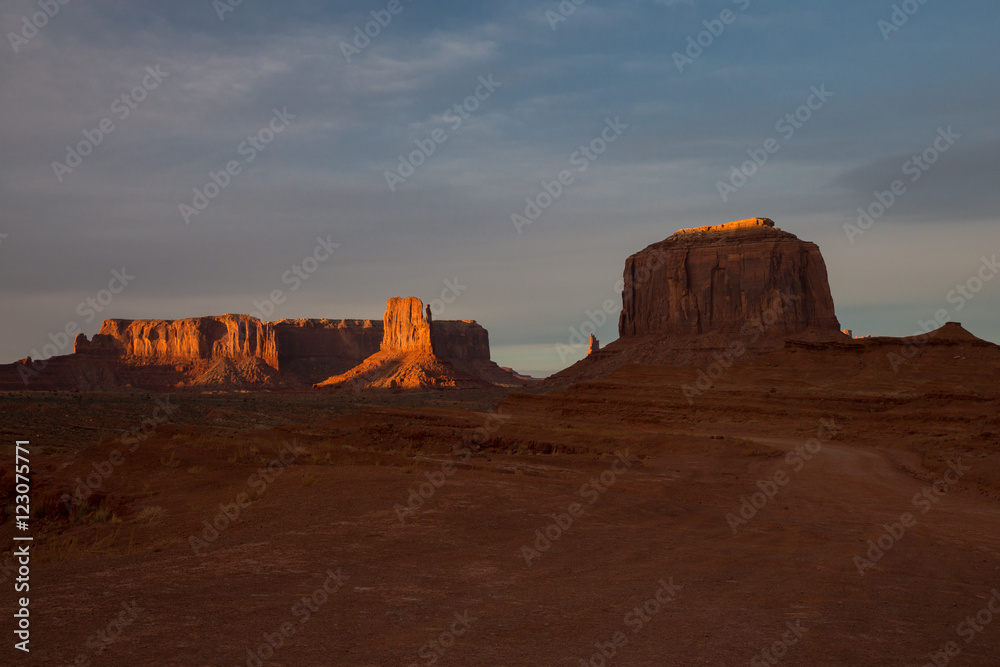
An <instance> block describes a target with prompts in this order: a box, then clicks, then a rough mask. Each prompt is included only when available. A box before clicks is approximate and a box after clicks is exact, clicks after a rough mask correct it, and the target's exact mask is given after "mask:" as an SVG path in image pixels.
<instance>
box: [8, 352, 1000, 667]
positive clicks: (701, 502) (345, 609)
mask: <svg viewBox="0 0 1000 667" xmlns="http://www.w3.org/2000/svg"><path fill="white" fill-rule="evenodd" d="M785 361H788V360H785ZM815 361H816V363H812V362H809V363H800V364H798V365H793V364H789V363H784V362H782V361H781V360H780V359H779V360H778V362H774V361H761V362H755V363H750V364H744V365H743V366H741V367H740V369H737V370H732V371H731V372H729V373H728V374H727V375H726V376H725V377H723V378H722V379H721V380H719V381H718V382H717V383H716V386H715V388H712V389H709V390H708V391H705V392H703V393H701V394H700V395H698V396H696V397H693V398H692V400H691V401H690V402H689V401H688V400H687V398H685V396H684V395H683V392H682V390H681V387H682V386H683V385H684V384H685V383H691V382H693V381H694V380H695V379H696V377H697V376H696V375H695V369H671V368H641V367H628V368H625V369H622V370H620V371H618V372H616V373H615V374H613V375H612V376H610V377H608V378H606V379H604V380H600V381H595V382H586V383H582V384H579V385H576V386H574V387H572V388H570V389H568V390H565V391H558V392H551V393H548V394H541V393H540V392H537V391H535V392H520V393H509V392H507V391H505V390H495V391H456V392H438V393H426V394H382V395H377V396H375V395H373V396H357V395H354V394H329V393H318V392H299V393H230V394H184V393H177V394H172V395H170V396H169V397H168V396H166V395H159V394H146V393H134V394H121V395H111V394H104V395H101V394H86V393H83V394H81V393H69V392H61V393H48V392H46V393H27V392H25V393H11V394H6V395H3V396H0V414H2V420H0V430H2V431H3V438H4V441H5V442H6V443H7V444H6V445H5V446H4V449H3V455H2V458H0V465H2V467H3V469H4V472H5V473H6V477H5V478H4V480H3V493H4V494H6V495H5V496H3V504H4V510H5V520H4V522H3V524H2V525H0V538H2V539H3V540H4V542H5V544H10V541H9V540H10V537H11V536H12V535H13V534H14V533H15V532H16V530H15V527H14V522H13V520H12V518H11V517H10V516H8V515H7V514H9V513H10V512H11V511H12V510H13V507H12V505H13V503H14V500H13V496H12V494H11V491H12V487H13V479H12V463H13V460H12V459H13V441H14V440H18V439H22V440H23V439H28V440H30V441H31V446H30V450H31V452H32V453H31V466H32V471H33V478H34V485H33V489H32V503H33V506H32V514H33V517H32V528H31V533H32V534H33V535H35V540H36V541H35V543H34V546H33V547H32V549H33V551H32V558H31V565H30V567H31V575H30V576H31V581H30V586H31V589H30V599H31V604H30V611H31V632H32V634H31V653H30V656H29V655H27V654H23V653H21V652H19V651H14V650H13V649H12V648H11V647H9V646H5V647H3V649H2V653H3V657H2V658H0V662H2V663H3V664H18V665H20V664H24V665H72V664H78V665H86V664H90V665H225V666H234V665H258V664H269V665H274V666H280V665H285V666H292V665H413V664H417V665H430V664H439V665H567V666H577V665H582V664H592V665H602V664H608V665H610V664H621V665H700V664H705V665H748V664H749V665H762V664H776V663H778V662H780V663H781V664H786V665H924V664H927V663H930V664H934V663H933V662H931V661H932V657H931V656H932V654H938V655H936V657H935V658H934V659H936V660H937V661H938V664H946V663H947V664H953V665H996V664H998V660H1000V657H998V656H1000V615H998V614H995V613H993V611H992V610H991V609H990V605H991V604H992V607H993V609H996V610H997V611H1000V593H998V594H997V595H998V599H997V600H996V601H993V602H992V603H991V602H990V598H991V596H992V595H993V593H992V591H995V590H996V591H1000V416H998V414H1000V412H998V410H997V407H998V405H1000V400H998V393H1000V392H998V391H997V389H996V386H995V384H991V383H990V381H988V380H986V379H983V378H980V380H981V381H979V382H978V383H975V382H973V383H968V382H964V381H963V380H962V379H961V377H960V376H956V377H948V376H947V373H945V371H944V370H942V369H941V368H937V369H926V372H923V373H918V372H917V371H916V370H914V371H912V372H910V371H909V370H907V371H904V372H903V373H901V374H898V375H896V376H892V375H887V374H886V372H885V369H882V370H881V371H880V372H881V373H882V374H881V375H878V377H885V378H886V379H885V381H884V382H883V383H882V384H881V385H879V384H878V383H875V382H872V381H868V380H865V381H861V380H857V379H856V378H858V377H860V376H861V375H863V373H862V370H863V369H855V370H854V371H853V372H852V373H849V371H850V370H851V369H848V368H845V367H844V364H843V363H839V362H837V363H832V364H831V362H830V360H829V359H822V360H815ZM823 368H833V369H834V370H832V371H830V372H825V371H823V370H822V369H823ZM949 368H950V367H949ZM949 372H950V371H949ZM956 372H958V371H956ZM907 373H909V374H907ZM872 377H875V375H873V376H872ZM984 377H985V376H984ZM991 387H992V389H991ZM164 406H167V407H168V411H169V415H168V414H166V411H165V410H164ZM157 407H159V412H157ZM154 415H155V418H154ZM144 420H145V430H146V431H147V433H143V423H144ZM154 422H155V423H154ZM136 430H137V433H138V434H139V435H138V436H137V435H136V434H135V433H133V431H136ZM283 443H287V444H283ZM7 445H9V446H7ZM116 451H117V452H118V454H115V452H116ZM113 462H117V464H115V463H113ZM272 462H275V463H272ZM269 465H270V468H269V467H268V466H269ZM102 471H103V472H102ZM109 471H110V472H109ZM88 475H90V481H91V482H94V483H95V487H94V488H93V489H89V490H88V488H87V487H86V480H87V478H88ZM95 475H96V476H95ZM77 479H80V480H82V481H83V482H84V485H85V486H84V487H83V488H82V489H81V490H80V491H79V492H78V493H77V496H78V498H77V501H76V502H73V503H70V504H69V505H71V506H67V503H65V502H60V499H63V500H65V498H64V497H63V494H66V493H70V494H72V493H73V492H74V490H75V488H76V486H77V483H76V482H75V480H77ZM941 480H946V481H941ZM935 489H936V490H935ZM421 493H423V496H421ZM755 494H756V495H755ZM753 505H756V507H753ZM741 506H742V512H743V514H742V516H741V515H740V513H741ZM225 512H228V513H229V514H230V515H231V517H227V516H226V515H225ZM237 513H238V516H237ZM727 516H728V519H727ZM736 518H738V519H739V521H736V520H735V519H736ZM213 524H214V526H213ZM734 527H735V529H734ZM546 534H547V536H546ZM880 540H881V547H879V546H878V544H879V541H880ZM869 541H871V542H869ZM873 547H875V548H873ZM11 563H12V561H11V560H10V557H9V555H7V554H5V555H4V556H3V557H2V561H0V578H2V579H3V586H2V587H3V589H4V590H5V591H7V592H6V593H5V594H4V595H3V596H2V598H0V610H2V613H3V616H4V618H6V619H7V621H5V625H6V626H8V629H7V630H6V631H5V634H6V635H7V637H8V641H10V637H11V634H10V630H11V629H12V627H13V623H12V619H11V614H12V613H13V609H14V593H13V592H12V591H11V588H12V584H13V581H14V578H15V576H16V573H15V571H14V569H13V567H12V564H11ZM303 598H305V600H306V601H305V602H304V601H303ZM977 615H978V620H977ZM969 617H971V624H970V623H969V621H967V620H966V619H967V618H969ZM994 620H996V621H997V622H993V621H994ZM268 641H270V643H271V644H274V645H276V648H273V649H272V648H271V647H270V645H269V644H268V643H267V642H268ZM949 643H952V644H949ZM948 650H951V652H952V654H953V655H951V656H947V654H946V652H947V651H948ZM602 651H603V654H602ZM255 654H256V657H255Z"/></svg>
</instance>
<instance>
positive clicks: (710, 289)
mask: <svg viewBox="0 0 1000 667" xmlns="http://www.w3.org/2000/svg"><path fill="white" fill-rule="evenodd" d="M618 333H619V338H618V340H616V341H614V342H612V343H610V344H609V345H606V346H604V347H602V348H601V349H599V350H596V351H594V352H593V353H591V354H588V356H587V357H586V358H584V359H582V360H581V361H579V362H577V363H576V364H574V365H573V366H571V367H570V368H567V369H565V370H563V371H561V372H559V373H556V374H555V375H553V376H552V377H551V378H550V379H549V380H548V381H547V384H549V385H558V384H565V383H567V382H571V381H578V380H584V379H588V378H594V377H602V376H604V375H607V374H608V373H610V372H612V371H613V370H615V369H616V368H618V367H620V366H623V365H625V364H658V365H695V366H697V365H704V364H706V363H712V362H714V361H716V360H717V359H719V358H722V359H723V360H725V361H726V362H727V363H728V360H730V359H735V358H753V357H757V356H761V355H763V354H767V353H770V352H773V351H775V350H778V349H781V348H782V347H783V345H784V342H785V341H786V340H790V339H795V340H808V341H839V340H841V339H843V338H845V336H844V335H843V334H842V333H841V332H840V324H839V322H838V321H837V317H836V314H835V313H834V306H833V297H832V296H831V294H830V286H829V282H828V279H827V272H826V263H825V262H824V261H823V256H822V255H821V254H820V251H819V248H818V247H817V246H816V244H814V243H809V242H807V241H802V240H800V239H799V238H797V237H796V236H795V235H794V234H790V233H788V232H785V231H782V230H780V229H777V228H775V226H774V222H773V221H771V220H770V219H768V218H750V219H748V220H739V221H736V222H731V223H727V224H725V225H716V226H710V227H695V228H691V229H682V230H679V231H678V232H677V233H675V234H673V235H672V236H670V237H669V238H667V239H665V240H663V241H660V242H659V243H655V244H653V245H651V246H649V247H647V248H645V249H644V250H641V251H639V252H637V253H635V254H634V255H632V256H631V257H629V258H628V259H627V260H626V261H625V271H624V289H623V290H622V311H621V314H620V316H619V321H618Z"/></svg>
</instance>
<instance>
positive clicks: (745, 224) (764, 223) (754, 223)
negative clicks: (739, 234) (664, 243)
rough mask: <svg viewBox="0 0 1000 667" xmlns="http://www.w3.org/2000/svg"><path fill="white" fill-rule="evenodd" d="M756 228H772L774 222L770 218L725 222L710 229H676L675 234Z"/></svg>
mask: <svg viewBox="0 0 1000 667" xmlns="http://www.w3.org/2000/svg"><path fill="white" fill-rule="evenodd" d="M757 227H772V228H773V227H774V220H771V219H770V218H747V219H746V220H737V221H735V222H727V223H726V224H724V225H712V226H710V227H689V228H688V229H678V230H677V232H676V233H677V234H701V233H705V232H731V231H735V230H737V229H754V228H757Z"/></svg>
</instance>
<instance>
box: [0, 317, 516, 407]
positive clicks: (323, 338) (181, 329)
mask: <svg viewBox="0 0 1000 667" xmlns="http://www.w3.org/2000/svg"><path fill="white" fill-rule="evenodd" d="M381 351H385V352H386V353H387V354H390V355H399V354H404V355H406V354H409V355H427V356H428V357H433V358H434V359H435V361H434V363H433V364H430V365H429V366H428V372H429V375H428V374H426V373H425V375H426V377H423V376H421V378H422V379H421V380H420V383H421V386H449V384H448V381H439V380H435V379H434V378H435V377H439V376H440V377H442V378H443V377H445V376H448V375H449V373H450V374H453V375H456V374H457V375H461V374H464V375H467V376H468V378H466V379H467V381H465V384H461V383H459V384H454V383H453V384H454V386H487V385H492V384H496V383H501V384H503V383H506V382H508V380H509V378H510V377H512V374H509V373H506V372H504V371H501V370H500V369H499V367H497V366H496V364H494V363H493V362H492V361H490V346H489V335H488V334H487V332H486V330H485V329H484V328H483V327H481V326H480V325H479V324H477V323H476V322H474V321H472V320H461V321H447V320H446V321H440V322H431V318H430V312H429V309H428V310H427V311H425V310H424V309H423V305H422V304H421V302H420V300H419V299H416V298H414V297H410V298H408V299H401V298H398V297H396V298H393V299H390V300H389V304H388V307H387V310H386V315H385V318H384V319H383V320H382V321H378V320H376V321H372V320H326V319H297V320H287V319H286V320H279V321H277V322H261V321H260V320H258V319H257V318H254V317H251V316H249V315H219V316H210V317H194V318H187V319H180V320H121V319H112V320H106V321H105V322H104V323H103V325H102V326H101V330H100V331H99V332H98V333H97V334H95V335H94V337H93V339H88V338H87V337H86V336H85V335H83V334H80V335H78V336H77V338H76V341H75V349H74V354H72V355H64V356H60V357H53V358H51V359H49V360H30V359H27V360H22V361H21V362H19V363H17V364H8V365H6V366H0V389H6V390H19V389H50V390H51V389H86V390H113V389H125V388H129V387H134V388H140V389H154V390H176V389H185V388H189V389H223V390H225V389H252V388H265V389H266V388H272V389H276V388H293V387H302V386H306V387H308V386H311V385H312V384H314V383H317V382H320V381H322V380H324V379H325V378H329V377H331V376H337V375H340V374H343V373H346V372H348V371H350V370H351V369H353V368H355V367H357V366H359V365H360V364H362V362H364V361H365V360H366V359H368V358H370V357H372V355H375V354H376V353H379V352H381ZM435 354H437V356H436V357H435ZM442 364H444V365H447V369H446V370H445V371H441V370H440V368H438V367H439V366H440V367H441V368H444V366H442ZM452 364H456V365H457V366H460V367H461V368H457V367H456V366H453V365H452ZM411 366H412V364H411ZM432 367H433V368H432ZM435 369H436V370H435ZM411 371H412V373H411V374H413V375H414V377H416V376H418V375H420V372H418V371H417V370H413V369H412V368H411ZM457 375H456V377H457ZM484 383H485V384H484Z"/></svg>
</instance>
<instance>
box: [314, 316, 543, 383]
mask: <svg viewBox="0 0 1000 667" xmlns="http://www.w3.org/2000/svg"><path fill="white" fill-rule="evenodd" d="M383 328H384V330H385V336H384V337H383V339H382V344H381V347H380V349H379V351H378V353H376V354H374V355H372V356H371V357H369V358H368V359H365V360H364V362H363V363H361V364H359V365H358V366H357V367H355V368H352V369H350V370H349V371H347V372H344V373H337V374H334V375H331V376H330V377H329V378H327V379H326V380H324V381H323V382H320V383H317V384H316V386H317V387H325V388H340V389H352V390H355V391H360V390H362V389H399V390H403V389H443V388H475V387H478V388H481V387H490V386H495V385H502V386H523V385H525V384H528V383H530V382H531V381H532V379H531V378H525V377H524V376H520V375H517V374H516V373H513V372H511V371H508V370H505V369H502V368H500V367H499V366H497V365H496V364H495V363H493V362H492V361H491V360H490V341H489V334H488V333H487V332H486V329H484V328H483V327H481V326H480V325H479V324H478V323H476V322H475V321H474V320H446V321H433V319H432V318H431V316H430V309H427V310H426V311H425V310H424V306H423V303H422V302H421V301H420V299H418V298H416V297H412V296H411V297H406V298H401V297H393V298H391V299H389V300H388V302H387V303H386V309H385V316H384V318H383Z"/></svg>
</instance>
